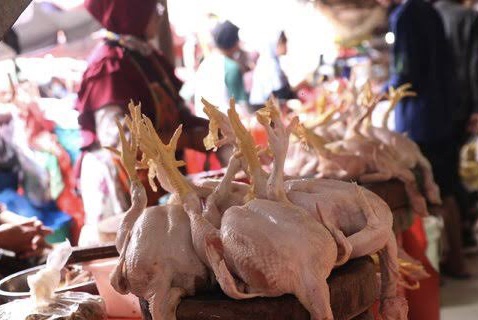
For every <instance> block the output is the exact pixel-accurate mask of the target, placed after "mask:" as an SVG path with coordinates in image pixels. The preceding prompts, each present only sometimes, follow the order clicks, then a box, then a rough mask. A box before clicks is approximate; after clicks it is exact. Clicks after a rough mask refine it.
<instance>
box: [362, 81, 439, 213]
mask: <svg viewBox="0 0 478 320" xmlns="http://www.w3.org/2000/svg"><path fill="white" fill-rule="evenodd" d="M408 88H410V85H407V84H405V85H403V86H401V87H399V88H397V89H396V90H395V89H393V88H390V89H389V99H390V106H389V108H388V110H387V112H386V114H385V116H384V118H383V121H382V127H374V126H372V125H371V120H369V121H368V123H365V126H363V127H362V133H363V134H364V135H365V136H367V137H368V138H370V139H375V140H377V141H380V142H381V143H383V144H385V145H387V146H389V147H391V148H392V149H393V150H397V151H399V152H396V153H395V154H394V155H395V156H396V160H397V162H398V163H399V164H400V165H401V166H403V167H405V168H410V169H413V168H415V167H418V168H419V169H420V171H421V173H422V175H423V187H424V189H425V195H426V197H427V199H428V201H430V203H432V204H436V205H439V204H441V198H440V189H439V188H438V186H437V185H436V183H435V180H434V178H433V172H432V167H431V164H430V162H429V161H428V159H427V158H425V156H424V155H423V154H422V153H421V151H420V147H418V145H417V144H416V143H415V142H413V141H412V140H411V139H409V138H407V137H406V136H405V135H403V134H400V133H398V132H394V131H391V130H389V129H388V128H387V126H386V124H387V123H388V115H389V113H390V111H392V110H393V109H394V108H395V107H396V105H397V103H398V102H399V100H400V99H402V98H404V97H409V96H415V95H416V94H415V93H414V92H411V91H407V89H408ZM370 116H371V113H370Z"/></svg>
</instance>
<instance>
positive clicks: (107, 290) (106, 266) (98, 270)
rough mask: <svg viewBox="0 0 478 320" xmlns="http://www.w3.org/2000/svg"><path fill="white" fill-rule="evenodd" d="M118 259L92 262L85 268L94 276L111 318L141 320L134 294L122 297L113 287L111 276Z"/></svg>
mask: <svg viewBox="0 0 478 320" xmlns="http://www.w3.org/2000/svg"><path fill="white" fill-rule="evenodd" d="M117 261H118V258H113V259H105V260H97V261H92V262H90V263H88V264H85V265H84V268H85V269H86V270H88V271H90V272H91V273H92V274H93V277H94V278H95V281H96V286H97V287H98V291H99V293H100V295H101V297H102V298H103V299H104V300H105V303H106V312H107V313H108V316H110V317H117V318H138V319H139V318H141V309H140V306H139V301H138V298H137V297H136V296H134V295H132V294H128V295H121V294H119V293H118V292H116V291H115V289H114V288H113V287H112V286H111V284H110V280H109V275H110V273H111V271H112V270H113V268H114V267H115V265H116V263H117Z"/></svg>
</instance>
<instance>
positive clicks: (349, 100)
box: [286, 83, 441, 216]
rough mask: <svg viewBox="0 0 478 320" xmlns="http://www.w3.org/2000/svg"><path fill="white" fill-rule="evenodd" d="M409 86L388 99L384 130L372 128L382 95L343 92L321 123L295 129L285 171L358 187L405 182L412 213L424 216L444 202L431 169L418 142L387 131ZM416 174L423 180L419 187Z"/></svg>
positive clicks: (393, 91)
mask: <svg viewBox="0 0 478 320" xmlns="http://www.w3.org/2000/svg"><path fill="white" fill-rule="evenodd" d="M409 88H410V85H408V84H407V85H403V86H401V87H399V88H397V89H393V88H390V90H389V92H388V94H387V95H386V98H388V100H389V101H390V104H389V107H388V109H387V110H386V112H385V115H384V117H383V121H382V125H381V126H373V125H372V121H371V117H372V113H373V111H374V110H375V108H376V106H377V104H378V102H379V101H380V100H381V99H382V98H383V96H382V95H375V94H373V93H372V90H371V86H370V84H368V83H367V84H366V85H364V86H363V88H362V90H361V92H358V91H357V90H355V88H354V87H353V85H349V86H348V87H346V88H345V89H343V90H342V92H341V93H340V97H341V98H339V99H336V100H338V102H337V101H336V102H332V103H330V106H329V107H328V109H326V111H325V112H324V113H323V116H322V117H321V118H320V119H318V120H317V121H315V123H312V124H311V123H309V124H301V125H299V126H297V127H296V128H295V130H294V131H293V133H294V135H295V136H296V137H297V138H298V139H296V142H297V143H295V144H294V145H293V146H292V147H291V149H290V151H289V154H288V162H287V163H288V165H287V167H286V173H287V174H288V175H291V176H315V177H319V178H333V179H340V180H347V181H350V180H354V181H358V182H360V183H371V182H379V181H387V180H390V179H391V178H396V179H399V180H401V181H402V182H403V183H404V185H405V190H406V192H407V195H408V198H409V202H410V206H411V208H412V209H413V211H414V212H415V213H417V214H419V215H421V216H426V215H427V214H428V211H427V201H428V202H429V203H430V204H433V205H439V204H441V198H440V191H439V188H438V186H437V185H436V184H435V181H434V178H433V173H432V169H431V165H430V163H429V161H428V160H427V159H426V158H425V157H424V156H423V154H422V153H421V152H420V149H419V147H418V146H417V144H415V143H414V142H413V141H412V140H410V139H409V138H407V137H406V135H403V134H400V133H397V132H394V131H391V130H389V129H388V128H387V123H388V118H389V115H390V113H391V112H392V110H393V109H394V107H395V106H396V105H397V103H398V102H399V100H400V99H402V98H404V97H409V96H414V95H415V93H414V92H411V91H409ZM331 100H333V99H325V98H324V99H323V101H331ZM324 103H325V102H324ZM334 104H336V105H337V106H334ZM309 118H310V117H309ZM304 145H305V146H306V147H305V148H304ZM412 170H415V172H418V173H419V176H420V177H421V179H422V180H423V183H422V186H421V188H420V187H419V184H418V183H417V179H416V176H415V174H414V171H412ZM421 189H423V193H424V195H422V193H421Z"/></svg>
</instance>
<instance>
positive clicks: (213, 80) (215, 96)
mask: <svg viewBox="0 0 478 320" xmlns="http://www.w3.org/2000/svg"><path fill="white" fill-rule="evenodd" d="M212 35H213V38H214V43H215V45H216V48H215V50H213V51H212V52H211V53H210V54H209V55H208V56H206V57H205V58H204V60H203V61H202V62H201V64H200V65H199V68H198V71H197V73H196V81H195V82H196V89H195V93H194V96H195V98H194V99H195V103H194V105H195V112H196V115H198V116H202V117H205V114H204V112H203V111H202V109H203V104H202V103H201V98H205V99H206V100H208V101H209V102H210V103H212V104H214V105H216V106H217V107H219V109H220V110H221V111H223V112H225V111H226V110H227V109H228V108H229V99H230V98H232V97H234V98H235V99H236V103H239V104H243V105H245V104H246V103H247V100H248V98H247V94H246V91H245V89H244V79H243V73H242V67H241V65H240V64H239V63H238V62H237V61H236V58H237V57H236V56H237V54H238V53H239V52H240V46H239V28H238V27H237V26H236V25H235V24H233V23H232V22H230V21H227V20H226V21H225V22H222V23H219V24H218V25H217V26H216V27H215V28H214V30H213V33H212Z"/></svg>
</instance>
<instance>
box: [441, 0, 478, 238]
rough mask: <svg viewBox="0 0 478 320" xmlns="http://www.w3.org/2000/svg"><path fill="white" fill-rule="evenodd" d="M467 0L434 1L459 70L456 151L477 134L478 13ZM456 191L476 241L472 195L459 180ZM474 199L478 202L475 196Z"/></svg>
mask: <svg viewBox="0 0 478 320" xmlns="http://www.w3.org/2000/svg"><path fill="white" fill-rule="evenodd" d="M465 2H466V1H463V0H440V1H437V2H435V4H434V5H435V8H436V9H437V11H438V12H439V13H440V15H441V17H442V19H443V23H444V26H445V34H446V37H447V40H448V43H449V45H450V47H451V48H452V53H453V63H454V68H455V71H456V80H455V81H454V83H455V88H456V92H458V94H457V95H456V98H457V100H456V105H455V106H454V108H453V128H454V130H453V141H454V143H455V148H456V152H457V154H459V152H460V149H461V147H462V146H463V145H464V144H465V143H466V142H467V140H468V139H469V138H470V134H475V135H476V134H478V13H477V12H475V11H474V10H473V9H470V8H468V7H466V6H465ZM454 191H455V196H456V198H457V201H458V204H459V206H460V211H461V213H462V218H463V220H464V221H463V222H464V229H463V236H464V239H463V240H464V243H465V245H476V241H475V239H474V238H473V223H474V220H475V218H476V217H474V216H473V214H470V213H471V212H473V211H470V207H471V206H470V202H472V201H470V200H472V199H471V198H472V197H471V196H469V197H467V192H466V191H465V189H464V187H463V185H462V184H461V182H460V181H459V180H457V185H456V186H455V190H454ZM474 202H475V205H476V200H475V201H474ZM474 215H475V216H476V210H475V214H474Z"/></svg>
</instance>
